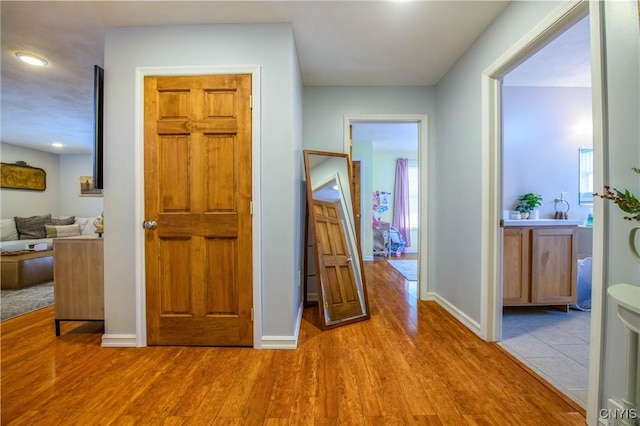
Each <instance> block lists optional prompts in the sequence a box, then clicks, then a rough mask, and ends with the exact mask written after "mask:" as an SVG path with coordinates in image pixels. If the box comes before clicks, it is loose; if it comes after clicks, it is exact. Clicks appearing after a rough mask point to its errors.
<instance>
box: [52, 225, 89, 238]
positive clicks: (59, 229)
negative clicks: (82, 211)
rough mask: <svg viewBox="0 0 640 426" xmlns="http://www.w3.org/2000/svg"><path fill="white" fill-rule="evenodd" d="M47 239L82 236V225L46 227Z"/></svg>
mask: <svg viewBox="0 0 640 426" xmlns="http://www.w3.org/2000/svg"><path fill="white" fill-rule="evenodd" d="M44 229H45V230H46V232H47V238H64V237H77V236H78V235H80V225H59V226H56V225H45V226H44Z"/></svg>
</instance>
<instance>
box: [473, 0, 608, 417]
mask: <svg viewBox="0 0 640 426" xmlns="http://www.w3.org/2000/svg"><path fill="white" fill-rule="evenodd" d="M600 3H601V2H589V1H586V0H579V1H567V2H562V3H561V4H560V5H559V6H558V7H557V8H556V9H554V11H553V12H552V13H551V14H549V15H548V16H547V17H546V18H545V19H544V20H542V21H541V22H540V23H539V24H538V25H537V26H536V27H535V28H533V29H532V30H531V31H530V32H529V33H528V34H526V35H525V36H524V37H523V38H522V39H521V40H520V41H518V42H517V43H516V44H514V45H513V46H512V47H511V48H510V49H509V50H508V51H506V52H505V53H504V54H503V55H502V56H500V57H499V58H498V59H497V60H496V61H495V62H494V63H493V64H491V65H490V66H489V67H488V68H487V69H485V70H484V72H483V73H482V200H483V201H482V222H481V223H482V230H481V244H482V253H481V266H482V273H481V277H480V279H481V313H480V316H481V318H480V332H481V336H482V338H483V339H485V340H487V341H499V340H501V338H502V336H501V334H502V269H501V268H502V229H501V228H500V225H499V222H500V218H501V217H502V214H501V212H502V149H501V148H502V131H501V124H502V105H501V88H502V85H501V79H502V77H503V76H504V75H505V74H507V73H508V72H509V71H511V70H512V69H513V68H515V67H517V66H518V65H519V64H521V63H522V62H523V61H524V60H526V59H527V58H528V57H529V56H531V55H532V54H533V53H535V52H536V51H537V50H538V49H540V48H541V47H542V46H543V45H544V44H546V43H547V42H548V41H549V40H551V39H553V38H554V37H555V36H556V35H557V34H558V33H559V32H560V31H561V30H563V29H565V28H567V27H568V26H570V25H572V24H573V23H575V22H577V21H578V20H579V19H580V18H582V17H583V16H585V15H586V14H589V16H590V18H589V19H590V38H591V65H592V69H591V81H592V87H591V90H592V115H593V148H594V186H595V187H602V183H603V182H604V173H605V162H604V160H605V155H604V152H605V138H604V134H605V127H604V126H605V115H604V114H605V107H604V100H605V93H604V78H605V77H606V74H605V70H604V67H603V53H604V52H603V50H604V48H603V38H604V35H603V29H602V25H603V23H602V21H603V17H602V12H601V8H602V7H603V6H602V5H601V4H600ZM594 209H595V210H596V211H595V214H597V215H598V217H603V218H604V215H605V214H604V211H603V209H602V207H601V203H600V204H598V203H596V204H594ZM605 222H606V219H603V220H601V221H597V223H594V227H593V228H594V229H593V241H601V242H602V241H604V232H605V230H604V226H605V225H604V223H605ZM604 256H605V254H604V244H594V249H593V258H594V262H593V265H594V267H593V278H592V310H591V333H590V334H591V338H590V351H589V389H588V399H587V410H586V411H587V420H588V421H589V423H590V424H591V423H593V424H595V423H597V419H598V407H599V404H600V382H601V369H602V364H601V362H602V359H601V353H600V348H601V347H602V339H603V335H604V316H603V310H604V301H605V300H604V299H605V297H604V287H603V286H604V284H603V276H604V268H605V266H604Z"/></svg>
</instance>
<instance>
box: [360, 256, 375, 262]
mask: <svg viewBox="0 0 640 426" xmlns="http://www.w3.org/2000/svg"><path fill="white" fill-rule="evenodd" d="M362 260H363V261H364V262H373V256H362Z"/></svg>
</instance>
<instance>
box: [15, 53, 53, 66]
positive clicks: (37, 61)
mask: <svg viewBox="0 0 640 426" xmlns="http://www.w3.org/2000/svg"><path fill="white" fill-rule="evenodd" d="M16 56H17V57H18V59H20V60H21V61H22V62H26V63H27V64H29V65H35V66H36V67H43V66H45V65H47V64H48V63H49V62H47V60H46V59H44V58H41V57H39V56H36V55H32V54H30V53H24V52H18V53H16Z"/></svg>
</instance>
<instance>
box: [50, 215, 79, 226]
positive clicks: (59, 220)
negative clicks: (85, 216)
mask: <svg viewBox="0 0 640 426" xmlns="http://www.w3.org/2000/svg"><path fill="white" fill-rule="evenodd" d="M74 223H76V217H75V216H67V217H52V218H51V224H52V225H73V224H74Z"/></svg>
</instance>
